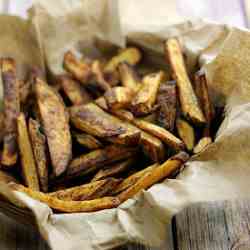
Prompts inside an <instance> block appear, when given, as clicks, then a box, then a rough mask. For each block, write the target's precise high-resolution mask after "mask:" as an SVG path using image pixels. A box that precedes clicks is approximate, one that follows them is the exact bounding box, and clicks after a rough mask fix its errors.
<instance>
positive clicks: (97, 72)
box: [91, 60, 111, 91]
mask: <svg viewBox="0 0 250 250" xmlns="http://www.w3.org/2000/svg"><path fill="white" fill-rule="evenodd" d="M91 69H92V74H93V77H94V79H92V81H93V80H94V81H95V82H96V83H97V85H99V87H100V89H101V90H103V91H108V90H110V89H111V85H110V84H109V83H108V81H106V79H105V77H104V73H103V70H102V67H101V63H100V61H98V60H95V61H94V62H93V63H92V66H91Z"/></svg>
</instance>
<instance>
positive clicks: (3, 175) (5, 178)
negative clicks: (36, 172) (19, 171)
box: [0, 170, 19, 183]
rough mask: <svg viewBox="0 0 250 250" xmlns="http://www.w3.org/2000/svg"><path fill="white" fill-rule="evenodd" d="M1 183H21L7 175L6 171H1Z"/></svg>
mask: <svg viewBox="0 0 250 250" xmlns="http://www.w3.org/2000/svg"><path fill="white" fill-rule="evenodd" d="M0 182H4V183H9V182H14V183H19V181H18V180H17V179H16V178H15V177H14V176H12V175H11V174H10V173H7V172H5V171H2V170H0Z"/></svg>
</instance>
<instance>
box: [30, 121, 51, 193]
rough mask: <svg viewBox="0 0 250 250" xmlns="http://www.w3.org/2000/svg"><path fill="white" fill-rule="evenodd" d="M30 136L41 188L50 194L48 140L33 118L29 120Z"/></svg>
mask: <svg viewBox="0 0 250 250" xmlns="http://www.w3.org/2000/svg"><path fill="white" fill-rule="evenodd" d="M29 136H30V141H31V145H32V149H33V154H34V159H35V162H36V167H37V174H38V177H39V183H40V188H41V190H42V191H43V192H48V160H47V156H46V152H47V150H46V139H45V136H44V135H43V134H42V133H41V132H40V124H39V122H38V121H36V120H34V119H32V118H30V119H29Z"/></svg>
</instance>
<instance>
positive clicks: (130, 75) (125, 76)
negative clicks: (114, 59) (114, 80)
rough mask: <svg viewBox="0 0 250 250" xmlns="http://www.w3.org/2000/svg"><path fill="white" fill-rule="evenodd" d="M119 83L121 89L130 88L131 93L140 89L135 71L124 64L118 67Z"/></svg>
mask: <svg viewBox="0 0 250 250" xmlns="http://www.w3.org/2000/svg"><path fill="white" fill-rule="evenodd" d="M118 69H119V73H120V77H121V83H122V86H123V87H126V88H130V89H131V90H132V91H134V92H137V91H138V90H139V89H140V87H141V82H140V81H139V77H138V75H136V72H135V70H134V69H133V68H132V66H131V65H129V64H128V63H126V62H122V63H120V64H119V65H118Z"/></svg>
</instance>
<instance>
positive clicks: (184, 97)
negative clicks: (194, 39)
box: [165, 38, 206, 123]
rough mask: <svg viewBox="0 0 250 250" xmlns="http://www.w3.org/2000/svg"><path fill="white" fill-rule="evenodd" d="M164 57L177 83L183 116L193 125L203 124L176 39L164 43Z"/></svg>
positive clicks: (202, 117)
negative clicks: (193, 123)
mask: <svg viewBox="0 0 250 250" xmlns="http://www.w3.org/2000/svg"><path fill="white" fill-rule="evenodd" d="M165 48H166V57H167V58H168V60H169V62H170V64H171V68H172V71H173V75H174V78H175V80H176V83H177V87H178V93H179V99H180V103H181V109H182V112H183V114H184V115H185V116H186V117H187V118H188V119H190V120H191V121H193V122H195V123H205V122H206V120H205V117H204V115H203V113H202V111H201V108H200V106H199V103H198V100H197V97H196V95H195V93H194V90H193V87H192V84H191V82H190V80H189V77H188V74H187V71H186V68H185V63H184V59H183V55H182V52H181V47H180V44H179V42H178V40H177V39H176V38H170V39H168V40H167V42H166V47H165Z"/></svg>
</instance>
